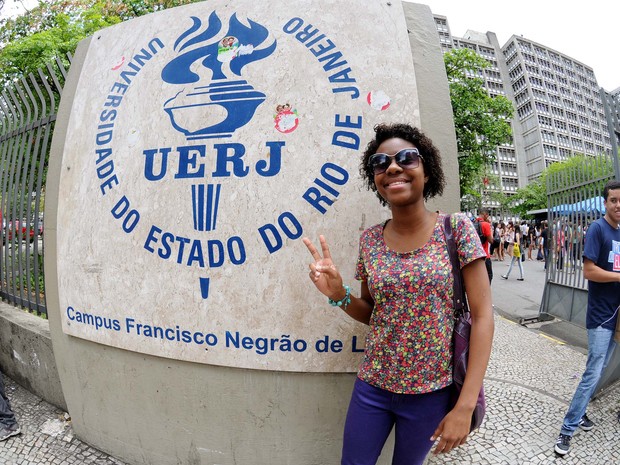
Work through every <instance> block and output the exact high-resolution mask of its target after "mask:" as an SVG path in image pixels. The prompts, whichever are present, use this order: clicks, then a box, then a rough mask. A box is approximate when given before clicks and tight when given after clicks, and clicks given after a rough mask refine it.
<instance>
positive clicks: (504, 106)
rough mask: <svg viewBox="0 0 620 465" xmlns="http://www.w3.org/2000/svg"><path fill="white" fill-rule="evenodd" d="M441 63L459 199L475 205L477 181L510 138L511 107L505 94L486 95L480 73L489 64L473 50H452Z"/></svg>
mask: <svg viewBox="0 0 620 465" xmlns="http://www.w3.org/2000/svg"><path fill="white" fill-rule="evenodd" d="M444 63H445V67H446V73H447V75H448V83H449V85H450V100H451V102H452V112H453V116H454V127H455V130H456V140H457V147H458V156H459V181H460V188H461V199H463V200H465V203H468V204H469V203H472V202H473V203H476V204H477V205H478V206H479V205H480V202H481V196H482V189H481V180H482V178H484V177H485V176H486V172H487V170H488V167H489V166H490V165H491V164H492V163H493V162H495V159H496V156H495V154H496V148H497V146H498V145H501V144H503V143H507V142H509V141H510V140H511V135H512V131H511V127H510V119H511V118H512V115H513V113H514V107H513V105H512V103H511V102H510V100H508V99H507V98H506V97H503V96H495V97H492V96H490V95H489V94H488V92H487V91H486V89H485V87H484V81H483V79H482V78H481V77H480V76H481V75H482V73H484V70H485V69H486V68H488V67H489V66H490V64H489V62H488V61H487V60H485V59H484V58H483V57H481V56H480V55H478V54H477V53H476V52H474V51H472V50H469V49H455V50H452V51H450V52H448V53H446V54H445V55H444ZM469 206H470V205H468V207H469Z"/></svg>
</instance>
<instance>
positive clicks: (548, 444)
mask: <svg viewBox="0 0 620 465" xmlns="http://www.w3.org/2000/svg"><path fill="white" fill-rule="evenodd" d="M585 361H586V356H585V355H584V354H583V353H582V352H580V351H579V350H576V349H575V348H573V347H570V346H568V345H564V344H562V343H559V342H558V341H555V340H552V339H550V338H548V337H546V336H544V335H542V333H539V332H537V331H535V330H532V329H528V328H525V327H522V326H519V325H517V324H515V323H512V322H511V321H509V320H507V319H504V318H502V317H500V316H498V315H496V317H495V339H494V344H493V352H492V355H491V361H490V363H489V369H488V372H487V377H486V380H485V389H486V393H487V402H488V407H487V417H486V420H485V422H484V423H483V425H482V427H481V428H480V429H479V430H478V431H476V432H474V433H473V434H472V435H471V436H470V438H469V440H468V442H467V444H465V445H464V446H462V447H460V448H458V449H456V450H455V451H453V452H451V453H449V454H445V455H442V456H438V457H435V456H433V457H430V458H429V459H428V460H427V464H428V465H438V464H451V465H457V464H458V465H543V464H562V465H618V464H620V447H618V444H620V425H618V422H617V420H616V412H617V410H618V408H619V407H620V386H615V387H613V388H611V389H609V390H607V391H606V392H605V393H603V394H602V395H601V396H599V398H597V399H595V400H594V401H592V402H591V404H590V407H589V408H588V415H589V416H590V418H591V419H592V420H593V421H594V422H595V423H596V427H595V428H594V429H593V430H592V431H589V432H583V431H580V430H578V432H577V433H576V434H575V436H574V438H573V440H572V442H571V450H570V452H569V453H568V455H566V456H564V457H563V458H562V457H557V456H556V455H555V453H554V452H553V445H554V443H555V439H556V437H557V435H558V433H559V430H560V426H561V423H562V419H563V417H564V413H565V412H566V409H567V407H568V403H569V402H570V399H571V397H572V395H573V392H574V390H575V387H576V386H577V384H578V383H579V378H580V376H581V373H582V372H583V369H584V367H585ZM5 384H6V387H7V393H8V396H9V398H10V399H11V404H12V407H13V409H14V411H15V412H16V415H17V418H18V420H19V422H20V425H21V429H22V434H21V435H20V436H17V437H13V438H10V439H8V440H7V441H5V442H3V443H0V464H1V465H41V464H53V465H81V464H98V465H124V464H123V462H121V461H119V460H117V459H114V458H113V457H110V456H108V455H106V454H104V453H103V452H101V451H99V450H97V449H94V448H92V447H90V446H88V445H87V444H85V443H83V442H81V441H80V440H78V439H77V438H75V437H74V436H73V430H72V428H71V422H70V421H66V420H65V416H64V415H65V414H64V412H62V411H61V410H58V409H57V408H55V407H53V406H51V405H49V404H47V403H46V402H44V401H42V400H40V399H39V398H37V397H36V396H34V395H32V394H30V393H29V392H28V391H26V390H25V389H23V388H21V387H20V386H19V385H17V384H16V383H14V382H13V381H12V380H11V379H9V378H6V377H5ZM153 465H156V464H153ZM239 465H266V464H239ZM269 465H272V464H269ZM273 465H277V464H273ZM298 465H304V464H298ZM325 465H331V464H325Z"/></svg>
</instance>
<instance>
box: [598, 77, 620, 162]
mask: <svg viewBox="0 0 620 465" xmlns="http://www.w3.org/2000/svg"><path fill="white" fill-rule="evenodd" d="M601 98H602V99H603V106H604V107H605V116H606V118H607V126H609V129H610V132H611V134H612V136H613V137H612V139H611V142H612V145H613V144H614V143H615V150H616V152H617V150H618V146H620V87H618V88H617V89H615V90H612V91H611V92H607V91H605V89H603V88H601Z"/></svg>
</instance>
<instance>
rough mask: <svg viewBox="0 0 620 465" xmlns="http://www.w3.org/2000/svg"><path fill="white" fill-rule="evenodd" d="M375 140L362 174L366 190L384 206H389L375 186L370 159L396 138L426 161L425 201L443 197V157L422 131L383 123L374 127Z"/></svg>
mask: <svg viewBox="0 0 620 465" xmlns="http://www.w3.org/2000/svg"><path fill="white" fill-rule="evenodd" d="M374 130H375V138H374V139H373V140H371V141H370V142H369V143H368V145H367V146H366V150H365V151H364V155H363V156H362V162H361V164H360V174H361V175H362V178H363V179H364V183H365V185H366V188H367V189H368V190H370V191H373V192H374V193H375V194H377V197H378V198H379V200H380V202H381V204H382V205H387V202H386V200H385V199H384V198H383V197H381V195H379V193H378V192H377V186H376V185H375V176H374V173H373V171H372V169H371V168H370V167H369V166H368V159H369V158H370V156H371V155H374V154H375V153H376V152H377V149H378V148H379V146H380V145H381V144H382V143H383V142H385V141H386V140H388V139H393V138H395V137H397V138H399V139H403V140H406V141H408V142H411V143H412V144H413V145H415V147H417V149H418V150H419V152H420V155H422V158H423V159H424V161H423V162H422V163H423V166H424V174H425V175H426V176H428V181H427V182H426V184H425V185H424V191H423V195H424V200H428V199H430V198H433V197H435V196H436V195H441V194H442V193H443V188H444V185H445V179H444V175H443V169H442V167H441V155H440V154H439V150H438V149H437V147H435V146H434V145H433V141H431V140H430V139H429V138H428V137H426V136H425V135H424V133H423V132H422V131H420V130H419V129H418V128H415V127H413V126H411V125H409V124H405V123H393V124H387V123H381V124H377V125H376V126H375V127H374Z"/></svg>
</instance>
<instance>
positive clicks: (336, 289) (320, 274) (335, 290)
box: [303, 235, 345, 301]
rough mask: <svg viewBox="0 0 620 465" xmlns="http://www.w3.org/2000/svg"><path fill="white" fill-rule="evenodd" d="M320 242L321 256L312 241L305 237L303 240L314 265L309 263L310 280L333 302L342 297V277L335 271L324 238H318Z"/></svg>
mask: <svg viewBox="0 0 620 465" xmlns="http://www.w3.org/2000/svg"><path fill="white" fill-rule="evenodd" d="M319 241H320V242H321V250H322V252H323V256H322V257H321V254H320V253H319V251H318V250H317V248H316V247H315V246H314V244H313V243H312V241H311V240H310V239H308V238H307V237H304V238H303V242H304V244H306V247H307V248H308V251H309V252H310V254H311V255H312V258H314V263H310V279H311V280H312V282H313V283H314V285H315V286H316V288H317V289H318V290H319V291H321V292H322V293H323V294H324V295H325V296H327V297H328V298H330V299H333V300H336V301H338V300H340V299H341V298H342V297H344V293H345V291H344V288H343V287H342V277H341V276H340V273H339V272H338V270H337V269H336V266H335V265H334V262H332V256H331V254H330V253H329V247H328V246H327V241H326V240H325V237H324V236H322V235H321V236H319Z"/></svg>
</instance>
